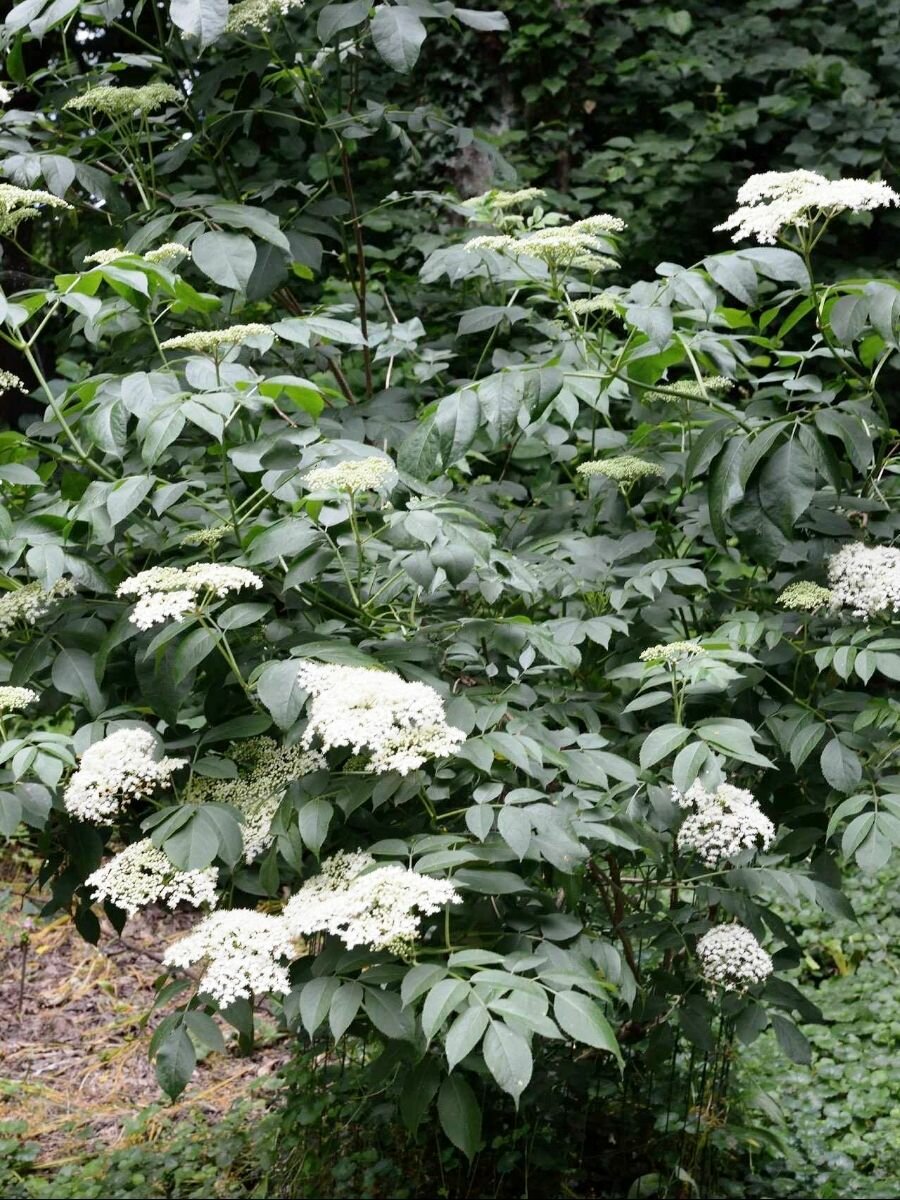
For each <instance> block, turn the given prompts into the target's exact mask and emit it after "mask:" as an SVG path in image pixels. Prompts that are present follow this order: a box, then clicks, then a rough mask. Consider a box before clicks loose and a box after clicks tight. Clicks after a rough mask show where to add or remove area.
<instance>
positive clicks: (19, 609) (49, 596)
mask: <svg viewBox="0 0 900 1200" xmlns="http://www.w3.org/2000/svg"><path fill="white" fill-rule="evenodd" d="M74 594H75V584H74V583H73V582H72V580H71V579H58V580H57V581H56V583H54V584H52V585H51V586H50V587H49V588H43V587H41V585H40V584H39V583H26V584H25V586H24V587H20V588H16V590H15V591H13V592H3V594H2V595H0V633H9V631H10V630H11V629H13V628H14V627H15V626H16V625H18V624H22V625H35V624H36V623H37V622H38V621H39V620H40V619H41V617H44V616H46V615H47V613H48V612H49V611H50V609H51V608H52V607H53V606H54V604H56V602H57V601H58V600H62V599H63V597H65V596H73V595H74Z"/></svg>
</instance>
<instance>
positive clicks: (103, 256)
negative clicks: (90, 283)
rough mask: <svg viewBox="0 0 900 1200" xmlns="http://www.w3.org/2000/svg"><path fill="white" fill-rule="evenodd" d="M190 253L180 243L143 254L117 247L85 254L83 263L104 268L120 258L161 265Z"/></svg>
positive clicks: (166, 244)
mask: <svg viewBox="0 0 900 1200" xmlns="http://www.w3.org/2000/svg"><path fill="white" fill-rule="evenodd" d="M190 253H191V252H190V250H189V249H188V247H187V246H182V244H181V242H163V244H162V245H161V246H157V248H156V249H155V250H145V251H143V253H141V252H139V251H137V250H120V249H119V248H118V247H115V248H113V249H111V250H95V251H94V253H93V254H86V255H85V256H84V261H85V262H86V263H96V264H98V265H99V266H101V267H106V266H108V265H109V264H110V263H114V262H116V261H117V260H118V259H120V258H142V259H143V260H144V262H149V263H161V262H169V261H170V260H171V259H173V258H181V257H182V256H183V255H185V254H186V255H187V256H188V257H190Z"/></svg>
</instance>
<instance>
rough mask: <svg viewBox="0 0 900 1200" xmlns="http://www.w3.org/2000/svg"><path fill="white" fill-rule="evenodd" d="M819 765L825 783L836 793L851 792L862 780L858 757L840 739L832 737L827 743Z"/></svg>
mask: <svg viewBox="0 0 900 1200" xmlns="http://www.w3.org/2000/svg"><path fill="white" fill-rule="evenodd" d="M819 763H820V765H821V767H822V774H823V775H824V776H825V779H826V781H827V782H828V783H830V784H831V786H832V787H833V788H834V789H835V790H836V791H838V792H852V791H853V790H854V788H855V787H856V785H857V784H858V783H859V781H860V779H862V763H861V762H860V761H859V755H858V754H857V753H856V752H855V751H854V750H851V749H850V747H849V746H845V745H844V743H843V742H842V741H841V740H840V738H837V737H833V738H832V739H831V740H830V741H829V742H828V743H827V745H826V746H825V749H824V750H823V751H822V755H821V757H820V759H819Z"/></svg>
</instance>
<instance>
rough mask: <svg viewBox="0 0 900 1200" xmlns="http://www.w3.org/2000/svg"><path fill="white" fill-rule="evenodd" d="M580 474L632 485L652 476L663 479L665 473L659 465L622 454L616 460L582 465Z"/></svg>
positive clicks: (602, 459) (603, 459)
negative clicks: (598, 476) (599, 476)
mask: <svg viewBox="0 0 900 1200" xmlns="http://www.w3.org/2000/svg"><path fill="white" fill-rule="evenodd" d="M578 474H579V475H582V476H584V477H585V478H586V479H590V478H591V477H592V476H595V475H601V476H603V477H604V478H606V479H612V480H613V481H614V482H615V483H624V484H630V483H636V482H637V481H638V480H639V479H648V478H649V477H650V476H656V477H657V478H661V477H662V476H663V475H665V471H664V470H663V469H662V467H661V466H659V465H658V463H651V462H646V461H645V460H644V459H643V458H635V457H634V456H633V455H631V454H620V455H618V456H617V457H616V458H601V459H598V460H597V461H596V462H586V463H582V464H581V466H580V467H579V468H578Z"/></svg>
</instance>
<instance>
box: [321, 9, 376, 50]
mask: <svg viewBox="0 0 900 1200" xmlns="http://www.w3.org/2000/svg"><path fill="white" fill-rule="evenodd" d="M370 8H371V2H370V0H354V2H353V3H352V4H326V5H325V7H324V8H323V9H322V11H321V12H320V13H319V20H318V23H317V25H316V36H317V37H318V39H319V41H320V42H323V43H324V42H330V41H331V39H332V38H333V37H334V35H335V34H336V33H342V32H343V30H345V29H353V28H354V27H355V26H357V25H361V24H362V23H363V21H365V19H366V18H367V17H368V15H369V9H370Z"/></svg>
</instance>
